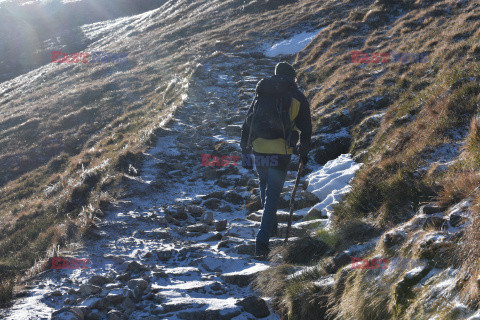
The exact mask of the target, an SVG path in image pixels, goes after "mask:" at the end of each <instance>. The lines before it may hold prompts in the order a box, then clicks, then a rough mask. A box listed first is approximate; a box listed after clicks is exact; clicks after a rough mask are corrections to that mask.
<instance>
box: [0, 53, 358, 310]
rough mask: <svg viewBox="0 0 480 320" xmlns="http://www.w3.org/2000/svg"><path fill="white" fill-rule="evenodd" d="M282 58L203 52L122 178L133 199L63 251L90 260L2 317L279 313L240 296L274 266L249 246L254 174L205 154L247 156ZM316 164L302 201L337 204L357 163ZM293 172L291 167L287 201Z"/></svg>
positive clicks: (298, 228) (54, 273)
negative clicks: (213, 162) (248, 135)
mask: <svg viewBox="0 0 480 320" xmlns="http://www.w3.org/2000/svg"><path fill="white" fill-rule="evenodd" d="M274 65H275V61H274V60H270V59H261V60H258V58H253V57H249V56H248V55H244V54H243V55H235V54H231V55H224V56H212V57H209V58H206V60H205V62H204V63H203V64H202V65H199V66H198V70H197V72H196V73H195V77H193V78H192V79H190V83H189V84H188V86H185V88H186V89H187V88H188V89H187V92H186V96H185V105H184V106H183V107H182V108H179V109H177V110H176V111H175V113H174V115H173V120H172V121H171V122H170V123H169V124H168V125H167V126H166V127H165V129H164V130H163V131H162V132H161V133H160V134H159V138H158V141H157V143H156V146H155V147H153V148H151V149H150V150H148V151H147V152H146V160H145V162H144V164H143V167H142V168H139V169H140V171H139V172H140V173H139V174H138V175H136V176H128V175H126V176H125V184H126V189H125V190H126V191H125V197H124V198H123V199H121V200H120V201H119V202H118V203H117V204H116V207H115V208H112V209H111V210H109V211H107V212H105V217H104V219H103V220H102V221H101V222H99V223H98V226H99V229H98V230H93V231H92V232H91V234H90V238H89V239H87V240H86V241H85V243H84V245H83V246H82V247H81V248H79V249H78V250H76V251H74V252H69V253H68V254H67V253H65V254H64V255H65V256H69V257H74V258H78V259H89V260H90V264H89V265H88V268H87V269H74V270H55V269H51V270H47V271H45V272H44V273H42V274H40V275H39V276H38V277H36V278H35V279H34V280H33V281H32V283H31V284H30V286H29V287H28V289H29V291H28V292H26V293H25V297H23V298H20V299H18V300H16V301H15V304H14V306H13V307H11V308H10V309H9V310H7V313H4V314H3V315H2V314H0V315H1V316H3V317H4V318H5V319H12V320H13V319H15V320H17V319H50V318H54V319H83V318H91V319H94V318H96V319H106V318H108V319H122V318H124V317H126V316H128V317H129V319H197V318H198V319H255V318H257V317H260V316H265V315H266V317H264V319H279V316H278V315H276V314H274V313H272V311H271V310H269V307H268V306H267V304H265V301H266V302H268V300H269V299H268V297H264V299H259V298H257V299H258V300H256V301H257V303H253V304H252V303H251V300H248V299H247V300H244V299H245V298H247V297H252V296H256V294H255V292H253V291H252V289H251V287H250V286H249V283H250V281H251V280H252V278H253V277H254V276H255V275H256V274H257V273H259V272H261V271H263V270H265V269H266V268H268V262H265V261H259V260H256V259H254V258H253V256H252V254H253V250H254V242H255V235H256V232H257V230H258V227H259V224H260V219H261V211H259V212H253V213H251V212H250V211H249V210H247V209H246V208H245V206H244V204H245V203H248V202H249V201H251V200H252V199H255V197H257V196H258V194H257V191H256V190H254V192H253V195H252V192H251V189H252V186H256V185H257V180H256V176H255V174H254V172H253V171H248V170H245V169H243V168H241V167H239V166H233V165H232V166H226V167H207V166H202V157H201V155H202V154H215V155H218V156H221V155H239V154H240V150H239V138H240V126H241V123H242V121H243V117H244V114H245V112H246V110H247V108H248V106H249V104H250V101H251V99H252V97H253V92H254V88H255V84H256V82H257V81H258V80H259V79H260V78H261V77H264V76H267V75H269V73H270V72H271V70H272V67H273V66H274ZM239 66H242V68H240V67H239ZM246 66H247V67H246ZM248 66H250V67H248ZM245 68H250V69H247V70H245ZM242 69H243V71H244V72H242V74H239V73H237V72H235V70H242ZM232 71H233V72H232ZM245 74H248V76H245ZM293 161H297V159H294V160H293ZM315 166H316V165H315V164H314V161H313V160H311V161H310V162H309V169H310V170H311V171H312V173H311V174H309V175H308V176H306V177H304V179H303V180H302V185H305V186H306V183H305V182H306V181H305V180H308V181H309V187H308V190H301V192H299V194H300V195H299V199H298V200H299V203H300V202H301V201H304V200H305V199H304V198H303V197H307V196H308V195H309V194H310V198H309V199H310V203H313V204H315V203H316V202H319V206H321V208H322V210H323V209H324V210H329V208H330V207H329V206H330V205H331V204H332V203H334V202H335V201H338V200H339V197H340V196H341V195H342V194H344V193H345V192H346V190H348V183H349V181H350V179H351V177H352V176H353V174H354V173H355V170H357V169H358V167H359V165H358V164H356V163H355V162H353V160H351V158H350V157H349V156H348V155H342V156H340V157H339V158H338V159H336V160H334V161H331V162H329V163H327V164H326V165H325V166H323V167H318V166H317V167H315ZM295 174H296V172H294V171H290V172H289V174H288V177H287V182H286V185H285V190H287V191H286V192H285V197H286V198H287V199H288V194H289V190H291V188H292V186H293V184H294V179H295ZM309 191H311V192H313V194H315V195H316V196H317V197H318V199H317V200H315V201H313V202H311V197H312V196H313V197H314V198H315V196H314V195H312V194H311V193H309ZM304 203H306V202H305V201H304ZM284 209H285V208H284ZM310 209H311V205H309V206H306V207H303V208H302V209H299V210H296V212H295V216H294V218H295V223H294V225H293V229H292V233H291V236H292V237H291V238H292V240H293V239H295V237H297V236H301V235H305V234H306V233H308V231H307V230H306V229H304V228H303V225H302V217H303V215H305V213H306V212H307V211H308V210H310ZM249 214H250V215H249ZM279 214H280V215H281V216H282V219H279V221H280V222H281V223H280V228H279V231H280V238H277V239H274V240H273V244H274V245H275V244H278V243H280V242H281V241H282V237H283V236H284V230H285V226H286V220H285V217H286V216H287V215H288V213H287V212H286V211H284V210H280V211H279ZM225 220H226V221H225ZM99 276H101V277H99ZM246 301H250V302H249V303H250V304H248V303H247V302H246ZM52 315H53V317H52Z"/></svg>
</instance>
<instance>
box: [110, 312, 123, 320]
mask: <svg viewBox="0 0 480 320" xmlns="http://www.w3.org/2000/svg"><path fill="white" fill-rule="evenodd" d="M107 318H108V320H122V319H123V314H122V313H121V312H120V311H118V310H110V311H109V312H108V313H107Z"/></svg>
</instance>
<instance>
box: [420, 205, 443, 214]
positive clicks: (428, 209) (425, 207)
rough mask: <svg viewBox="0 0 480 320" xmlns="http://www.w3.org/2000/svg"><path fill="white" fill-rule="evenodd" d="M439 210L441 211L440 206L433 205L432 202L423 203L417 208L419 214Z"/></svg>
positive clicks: (432, 212) (437, 211)
mask: <svg viewBox="0 0 480 320" xmlns="http://www.w3.org/2000/svg"><path fill="white" fill-rule="evenodd" d="M439 212H442V208H440V207H438V206H436V205H433V204H425V205H423V206H421V207H420V209H418V213H419V214H426V215H429V214H434V213H439Z"/></svg>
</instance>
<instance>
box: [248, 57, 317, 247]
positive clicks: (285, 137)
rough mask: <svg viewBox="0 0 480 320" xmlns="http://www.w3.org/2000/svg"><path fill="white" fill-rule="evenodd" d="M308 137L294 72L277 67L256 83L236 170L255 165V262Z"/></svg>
mask: <svg viewBox="0 0 480 320" xmlns="http://www.w3.org/2000/svg"><path fill="white" fill-rule="evenodd" d="M311 136H312V122H311V118H310V104H309V103H308V101H307V98H306V97H305V96H304V95H303V93H302V92H300V90H299V89H298V87H297V84H296V72H295V69H294V68H293V67H292V66H291V65H290V64H289V63H287V62H280V63H278V64H277V65H276V66H275V75H274V76H271V77H267V78H264V79H262V80H260V81H259V82H258V83H257V87H256V89H255V98H254V100H253V102H252V105H251V106H250V108H249V110H248V112H247V115H246V118H245V121H244V122H243V125H242V137H241V142H240V146H241V148H242V166H243V167H244V168H246V169H252V168H253V162H255V167H256V169H257V174H258V178H259V184H260V198H261V201H262V206H263V214H262V222H261V224H260V230H259V231H258V234H257V238H256V245H255V255H256V256H266V255H267V254H268V253H269V251H270V249H269V240H270V237H271V236H272V235H275V234H276V232H277V207H278V202H279V199H280V194H281V192H282V189H283V185H284V182H285V177H286V175H287V168H288V165H289V163H290V159H291V156H292V154H298V155H299V157H300V161H302V162H303V164H304V165H305V164H306V163H307V161H308V151H309V150H310V139H311ZM298 140H300V143H299V144H298V145H297V143H298Z"/></svg>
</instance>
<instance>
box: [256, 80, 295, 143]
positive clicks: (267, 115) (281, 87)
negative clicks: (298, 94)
mask: <svg viewBox="0 0 480 320" xmlns="http://www.w3.org/2000/svg"><path fill="white" fill-rule="evenodd" d="M293 90H294V84H292V82H291V80H287V79H285V78H283V77H281V76H278V75H275V76H272V77H268V78H264V79H262V80H260V81H259V82H258V84H257V87H256V89H255V100H254V104H253V112H252V113H251V114H250V115H249V118H247V122H248V123H249V124H250V135H249V140H250V141H253V140H255V139H257V138H264V139H278V138H283V139H285V140H287V141H288V140H290V135H291V132H292V130H293V126H294V123H293V122H292V121H290V114H289V110H290V105H291V103H292V97H293Z"/></svg>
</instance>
